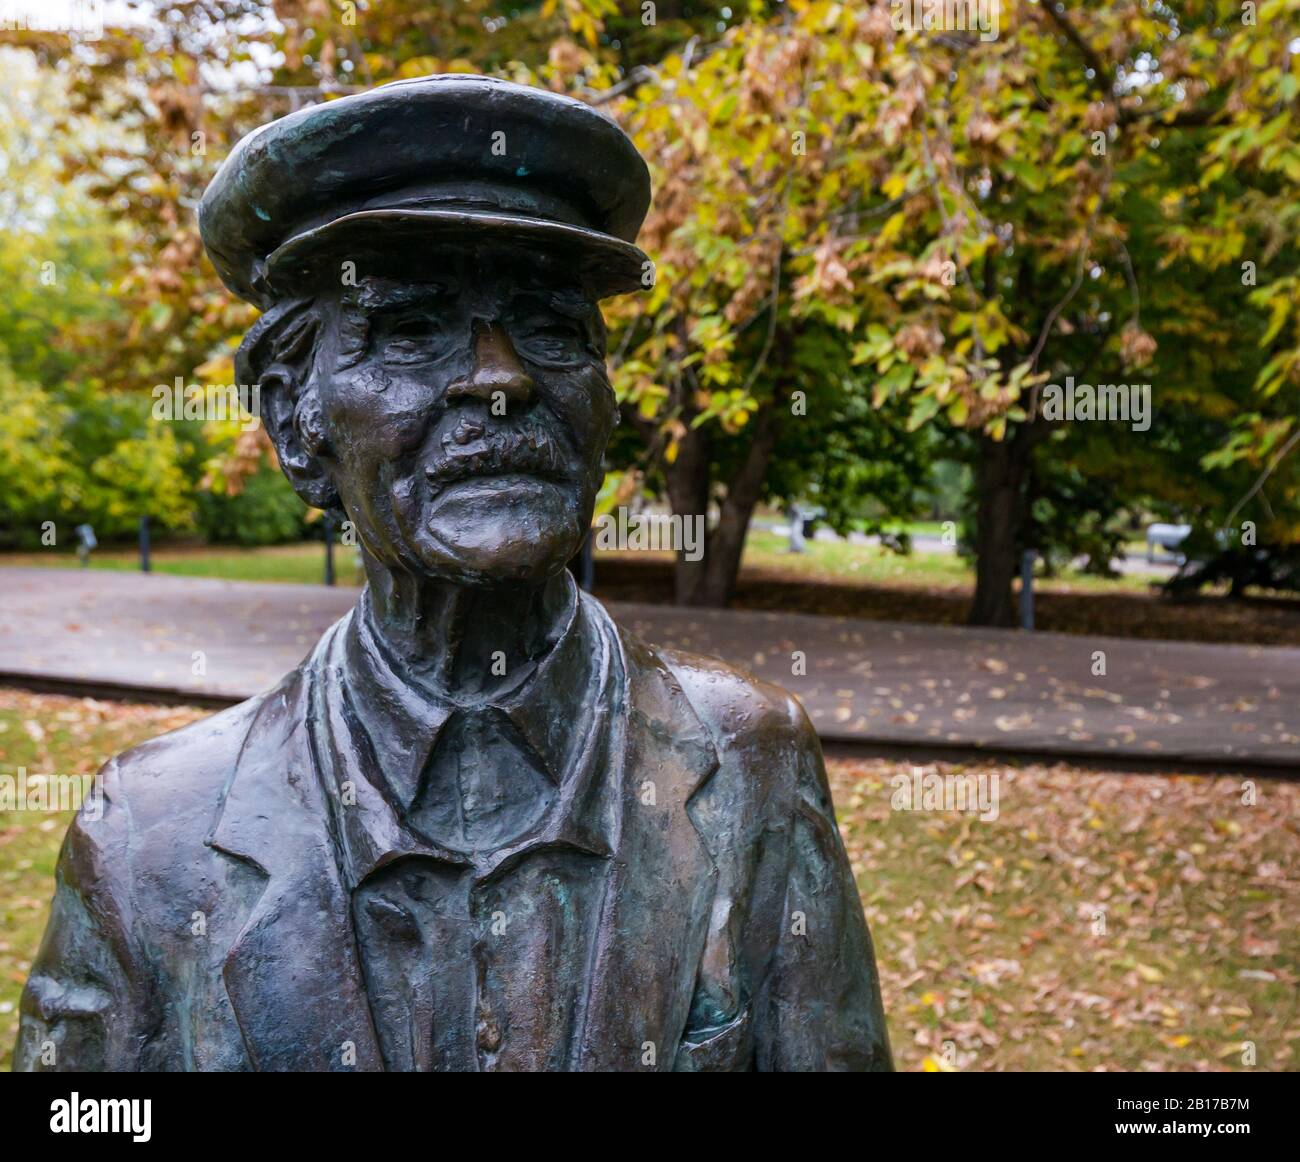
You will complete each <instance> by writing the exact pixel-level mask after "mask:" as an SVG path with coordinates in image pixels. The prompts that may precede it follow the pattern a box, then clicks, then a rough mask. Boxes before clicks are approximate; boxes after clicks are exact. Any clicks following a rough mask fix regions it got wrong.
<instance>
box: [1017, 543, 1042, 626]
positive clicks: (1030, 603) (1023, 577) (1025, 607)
mask: <svg viewBox="0 0 1300 1162" xmlns="http://www.w3.org/2000/svg"><path fill="white" fill-rule="evenodd" d="M1036 556H1038V554H1037V553H1036V552H1034V550H1033V549H1026V550H1025V551H1024V552H1023V553H1021V554H1020V628H1021V629H1033V628H1034V558H1035V557H1036Z"/></svg>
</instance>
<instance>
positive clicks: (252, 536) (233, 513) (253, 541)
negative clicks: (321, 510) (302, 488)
mask: <svg viewBox="0 0 1300 1162" xmlns="http://www.w3.org/2000/svg"><path fill="white" fill-rule="evenodd" d="M306 518H307V507H306V505H304V504H303V502H302V501H301V500H299V499H298V497H297V495H296V494H295V493H294V491H293V489H292V488H290V487H289V482H288V481H287V480H285V478H284V477H283V476H282V475H280V473H279V471H278V470H277V469H275V468H273V467H271V466H269V465H266V464H263V465H262V466H260V467H259V468H258V470H257V471H256V472H254V473H253V475H252V476H250V477H248V479H247V480H245V481H244V486H243V488H242V489H241V491H239V492H237V493H234V494H228V493H223V492H205V493H201V494H200V495H199V498H198V526H199V530H200V531H201V532H202V533H203V535H204V537H205V538H206V539H207V540H208V541H210V542H212V543H213V544H218V545H245V546H248V545H279V544H285V543H287V542H289V541H300V540H302V539H303V537H304V536H306V534H307V523H306Z"/></svg>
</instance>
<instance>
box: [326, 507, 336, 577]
mask: <svg viewBox="0 0 1300 1162" xmlns="http://www.w3.org/2000/svg"><path fill="white" fill-rule="evenodd" d="M325 584H326V585H333V584H334V516H333V514H332V513H328V512H327V513H326V514H325Z"/></svg>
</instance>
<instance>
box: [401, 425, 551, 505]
mask: <svg viewBox="0 0 1300 1162" xmlns="http://www.w3.org/2000/svg"><path fill="white" fill-rule="evenodd" d="M565 462H566V456H565V451H564V448H563V446H562V445H561V443H560V440H559V439H558V437H557V435H556V434H555V433H554V432H553V431H552V430H551V429H550V425H548V424H547V423H545V422H544V421H543V420H541V419H539V418H537V417H535V416H532V417H528V418H527V419H523V420H520V421H510V422H507V423H501V422H498V421H495V420H493V419H490V418H487V417H484V416H480V415H469V414H466V415H461V416H459V417H457V419H456V421H455V423H454V424H453V425H452V426H451V428H450V430H448V431H444V432H443V433H441V435H439V436H438V437H437V438H436V439H435V445H434V450H433V454H432V455H431V456H430V457H429V460H428V463H427V464H426V465H425V469H424V474H425V476H426V477H427V479H428V481H429V483H430V484H431V485H432V486H433V487H434V489H435V491H436V490H438V489H441V488H444V487H446V486H447V485H448V484H452V483H454V482H456V481H458V480H466V479H469V478H470V477H473V476H496V475H503V474H505V473H520V474H523V475H529V476H540V477H543V478H544V479H549V480H567V479H568V478H569V475H570V473H568V472H567V471H566V470H565V469H566V463H565Z"/></svg>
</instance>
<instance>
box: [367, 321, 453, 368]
mask: <svg viewBox="0 0 1300 1162" xmlns="http://www.w3.org/2000/svg"><path fill="white" fill-rule="evenodd" d="M381 335H382V340H381V341H382V347H383V356H384V360H385V362H388V363H423V362H425V361H427V360H430V359H435V358H437V357H438V356H439V355H440V354H441V353H442V348H443V339H444V331H443V327H442V324H441V323H440V322H439V321H438V320H437V319H436V318H433V317H431V316H429V315H404V316H402V317H400V318H397V319H394V320H393V321H392V322H390V323H388V324H387V325H386V326H385V327H383V328H382V333H381Z"/></svg>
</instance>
